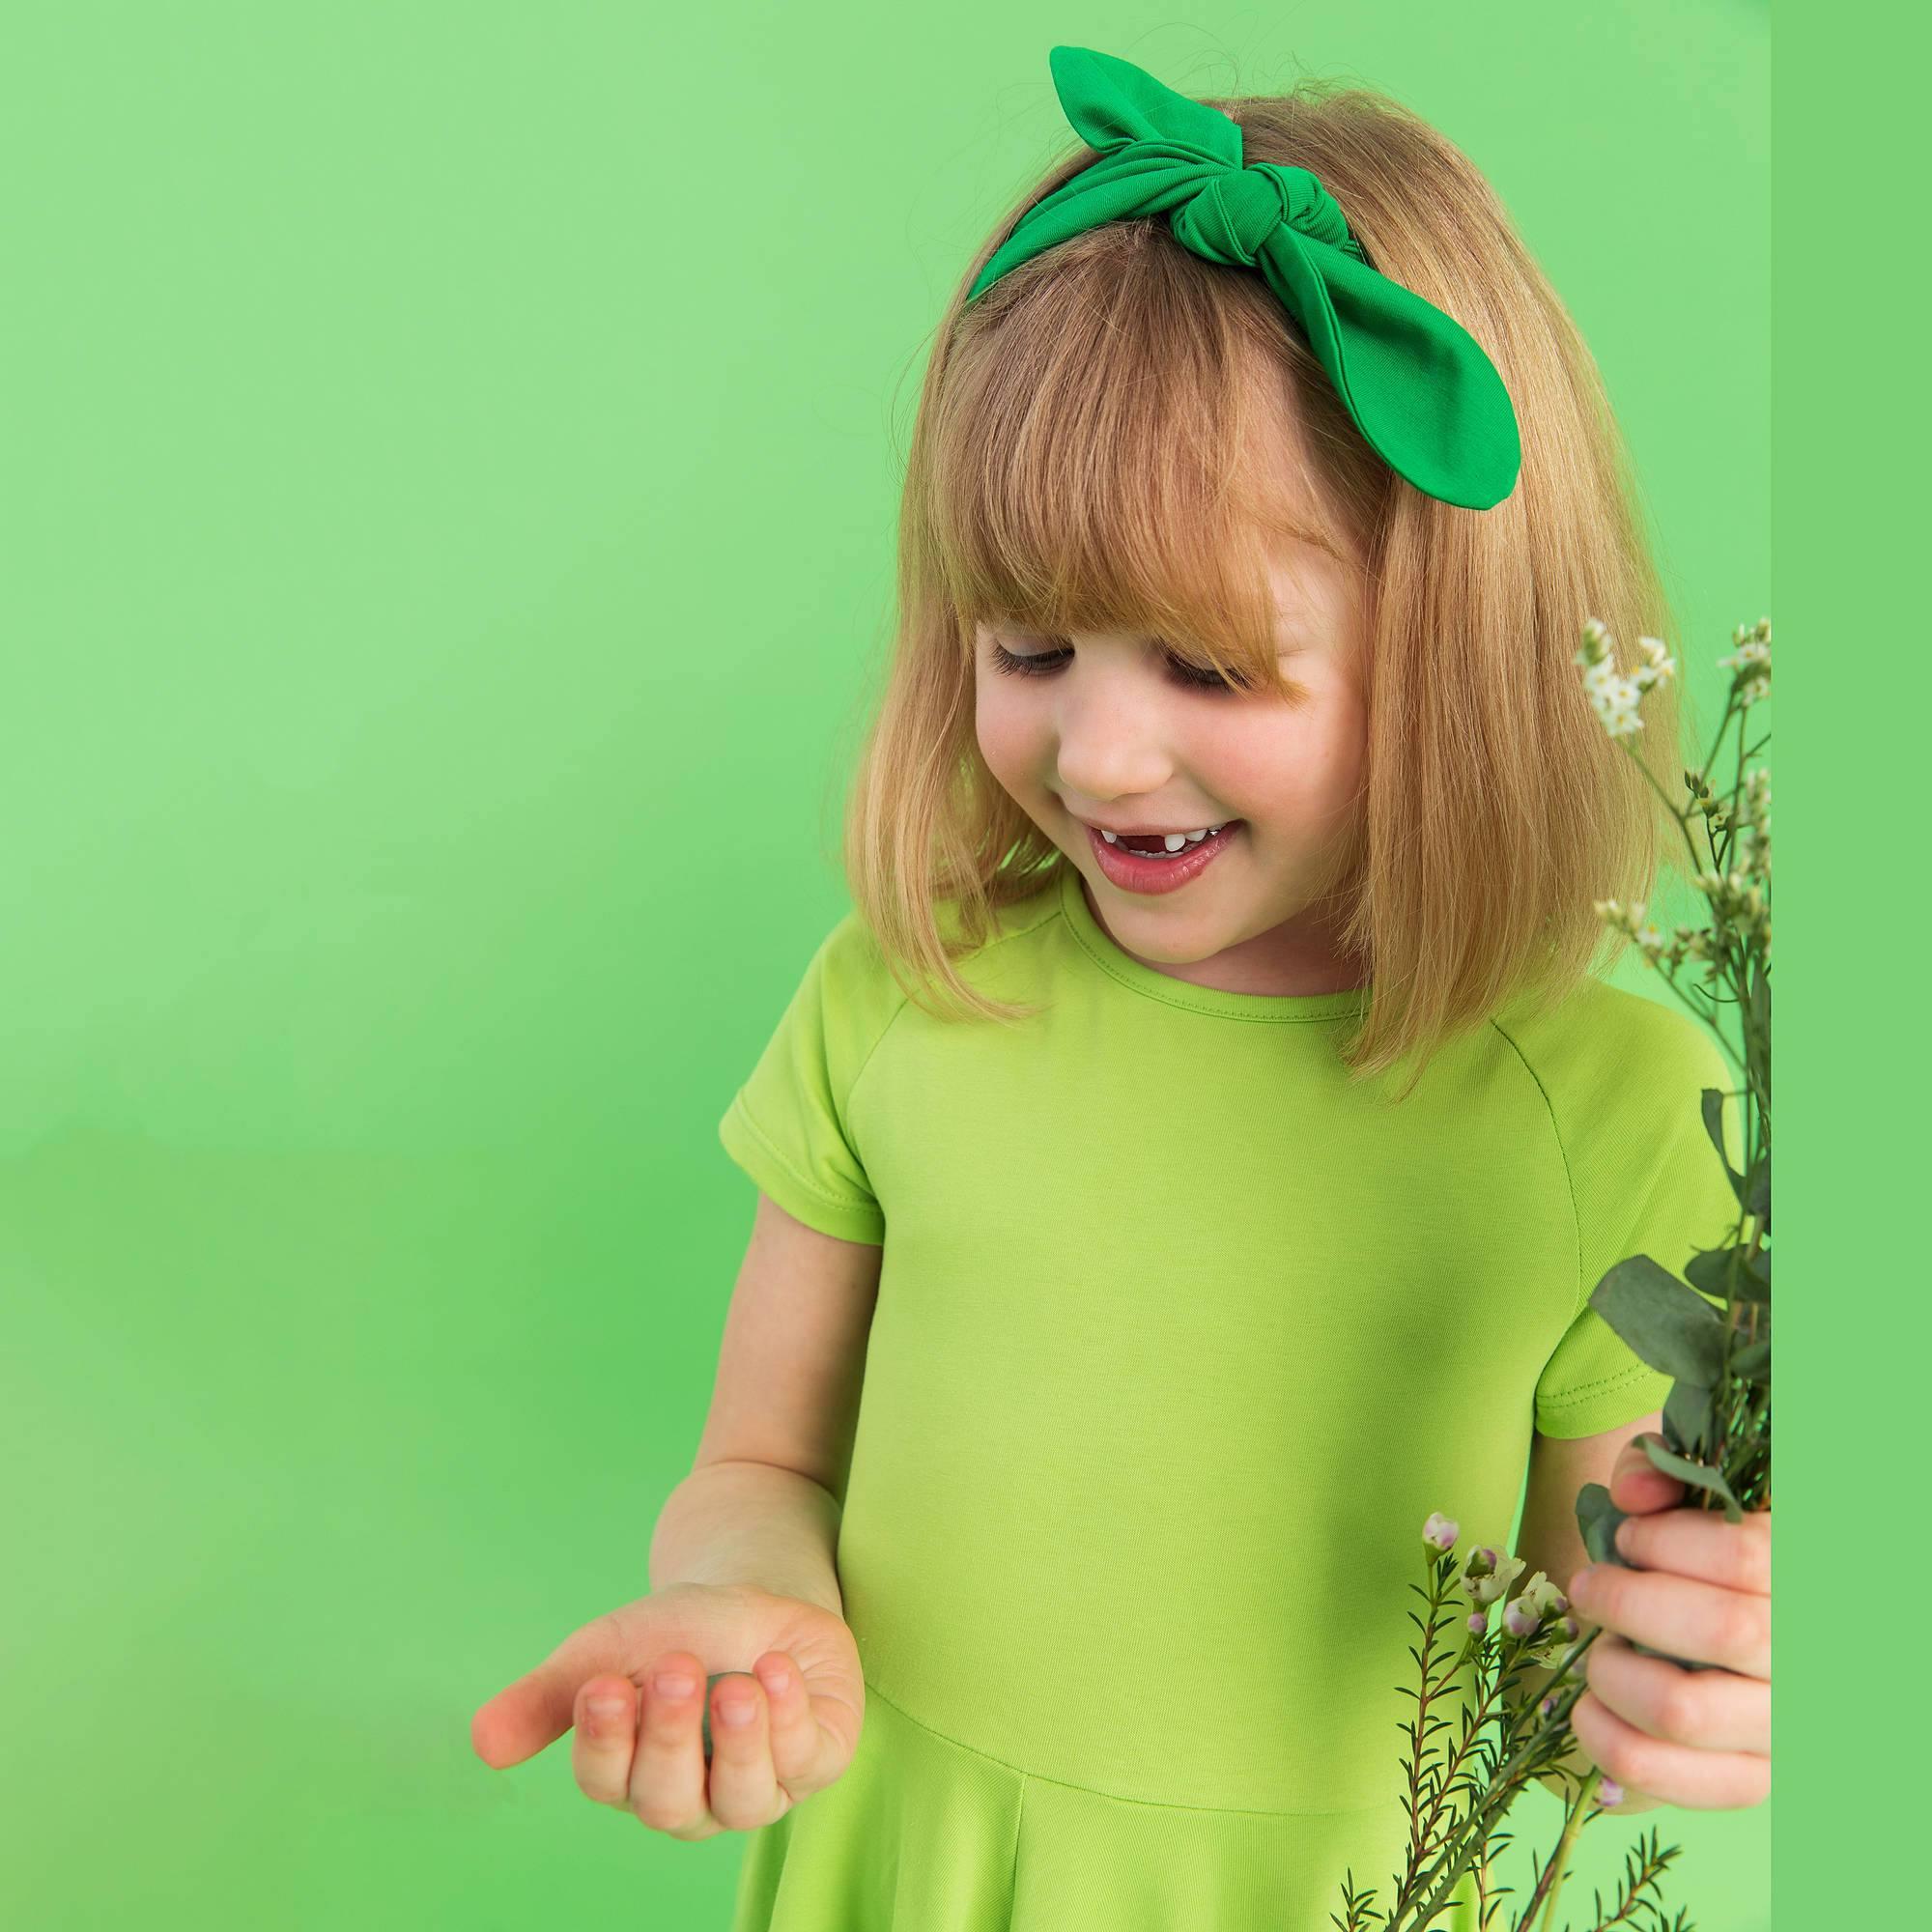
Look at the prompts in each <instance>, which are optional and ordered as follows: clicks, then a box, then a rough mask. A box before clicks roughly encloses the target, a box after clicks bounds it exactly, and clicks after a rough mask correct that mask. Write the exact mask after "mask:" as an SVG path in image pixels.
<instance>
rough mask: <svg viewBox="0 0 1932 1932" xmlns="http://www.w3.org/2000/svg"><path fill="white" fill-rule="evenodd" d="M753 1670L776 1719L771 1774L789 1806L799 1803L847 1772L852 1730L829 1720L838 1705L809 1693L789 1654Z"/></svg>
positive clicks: (773, 1655) (769, 1655)
mask: <svg viewBox="0 0 1932 1932" xmlns="http://www.w3.org/2000/svg"><path fill="white" fill-rule="evenodd" d="M753 1669H754V1670H755V1671H756V1673H757V1678H758V1682H759V1683H760V1684H762V1685H763V1686H764V1688H765V1703H766V1707H767V1709H768V1710H769V1712H770V1714H771V1715H770V1723H771V1738H772V1775H773V1776H774V1778H775V1779H776V1780H777V1783H778V1787H779V1790H780V1793H781V1795H782V1797H783V1798H784V1799H785V1801H786V1804H787V1805H788V1806H789V1805H791V1804H797V1803H798V1802H799V1800H800V1799H801V1798H809V1797H810V1795H811V1793H812V1792H814V1791H820V1790H823V1789H824V1787H825V1786H826V1785H828V1784H830V1783H832V1782H833V1780H834V1779H835V1778H837V1777H838V1775H839V1773H840V1772H841V1771H842V1770H843V1769H844V1767H845V1764H846V1762H847V1760H848V1759H849V1758H850V1757H851V1755H852V1751H851V1747H850V1745H849V1744H848V1743H847V1742H846V1737H847V1735H848V1732H847V1728H846V1726H844V1725H843V1724H840V1725H838V1728H837V1729H835V1728H833V1726H831V1725H830V1724H828V1723H827V1722H825V1721H824V1719H825V1717H826V1714H827V1712H828V1710H830V1709H831V1708H832V1704H833V1700H831V1699H830V1698H824V1697H821V1698H813V1697H812V1696H811V1695H810V1692H809V1691H808V1690H806V1687H805V1681H804V1679H803V1677H802V1676H801V1675H800V1673H799V1668H798V1663H797V1661H796V1660H795V1659H793V1658H791V1657H789V1656H787V1655H786V1654H785V1652H783V1651H781V1650H773V1651H767V1652H766V1653H765V1655H764V1656H763V1657H761V1658H759V1659H758V1661H757V1662H756V1663H755V1664H754V1665H753Z"/></svg>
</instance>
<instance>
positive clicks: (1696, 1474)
mask: <svg viewBox="0 0 1932 1932" xmlns="http://www.w3.org/2000/svg"><path fill="white" fill-rule="evenodd" d="M1642 1443H1643V1453H1644V1454H1645V1455H1646V1456H1648V1457H1649V1458H1650V1462H1651V1466H1652V1467H1653V1468H1656V1469H1662V1471H1663V1473H1664V1474H1665V1475H1666V1476H1675V1477H1676V1478H1677V1480H1678V1481H1679V1482H1680V1483H1685V1484H1688V1485H1689V1486H1690V1488H1691V1489H1693V1490H1709V1491H1710V1492H1711V1493H1712V1494H1713V1495H1714V1496H1718V1497H1720V1498H1721V1499H1722V1501H1723V1505H1724V1520H1726V1521H1727V1522H1742V1521H1743V1520H1745V1513H1744V1509H1743V1507H1742V1506H1741V1505H1740V1503H1739V1502H1738V1499H1737V1497H1736V1496H1734V1495H1732V1493H1731V1486H1730V1484H1729V1483H1727V1482H1726V1481H1725V1480H1724V1472H1723V1471H1722V1470H1721V1469H1713V1468H1711V1467H1710V1466H1709V1465H1708V1464H1707V1463H1692V1462H1690V1460H1689V1459H1688V1458H1686V1457H1683V1456H1680V1455H1678V1454H1677V1452H1676V1451H1675V1450H1674V1449H1669V1448H1666V1447H1665V1446H1664V1444H1663V1443H1662V1442H1660V1441H1659V1440H1658V1439H1657V1437H1656V1436H1654V1435H1646V1436H1644V1437H1643V1438H1642Z"/></svg>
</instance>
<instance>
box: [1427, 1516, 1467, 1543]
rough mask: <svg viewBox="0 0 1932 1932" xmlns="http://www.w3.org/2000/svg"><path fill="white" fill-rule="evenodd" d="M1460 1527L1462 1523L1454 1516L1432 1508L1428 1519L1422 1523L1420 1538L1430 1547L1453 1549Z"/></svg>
mask: <svg viewBox="0 0 1932 1932" xmlns="http://www.w3.org/2000/svg"><path fill="white" fill-rule="evenodd" d="M1461 1529H1462V1525H1461V1524H1459V1523H1458V1522H1457V1520H1456V1519H1455V1518H1454V1517H1452V1516H1444V1515H1443V1514H1442V1512H1441V1511H1440V1510H1432V1511H1430V1513H1429V1520H1428V1521H1427V1522H1425V1523H1424V1524H1423V1525H1422V1540H1423V1542H1424V1543H1426V1544H1428V1545H1429V1547H1430V1548H1432V1549H1453V1548H1455V1547H1456V1538H1457V1537H1458V1535H1460V1534H1461Z"/></svg>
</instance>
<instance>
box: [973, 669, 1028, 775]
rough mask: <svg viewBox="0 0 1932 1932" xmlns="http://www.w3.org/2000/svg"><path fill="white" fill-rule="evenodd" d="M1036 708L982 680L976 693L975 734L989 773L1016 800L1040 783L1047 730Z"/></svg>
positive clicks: (974, 711) (974, 704)
mask: <svg viewBox="0 0 1932 1932" xmlns="http://www.w3.org/2000/svg"><path fill="white" fill-rule="evenodd" d="M1034 712H1035V707H1033V706H1030V705H1027V704H1023V703H1017V702H1015V701H1014V698H1013V696H1012V695H1011V694H1009V693H1005V692H1002V691H1001V690H1000V689H999V688H998V687H997V686H993V685H989V682H988V680H986V679H985V678H981V679H980V683H979V685H978V686H977V688H976V690H975V693H974V699H973V730H974V735H975V736H976V737H977V738H978V739H979V741H980V756H981V757H982V758H983V759H985V761H986V769H987V770H988V771H989V772H991V773H992V775H993V776H994V777H995V778H996V779H998V780H999V781H1000V782H1001V783H1002V784H1003V785H1005V786H1006V788H1007V789H1008V790H1009V792H1012V793H1014V794H1015V795H1016V796H1019V797H1022V798H1023V797H1024V796H1025V794H1026V793H1027V792H1028V791H1029V790H1031V789H1032V788H1033V786H1034V784H1035V783H1036V782H1037V769H1038V760H1039V755H1040V751H1041V746H1042V744H1043V742H1044V735H1043V730H1042V727H1041V725H1040V722H1039V720H1038V719H1037V717H1036V716H1035V715H1034Z"/></svg>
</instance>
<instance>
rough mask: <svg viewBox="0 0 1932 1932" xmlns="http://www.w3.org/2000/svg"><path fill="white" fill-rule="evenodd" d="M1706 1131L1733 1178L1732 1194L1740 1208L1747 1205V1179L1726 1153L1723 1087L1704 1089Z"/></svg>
mask: <svg viewBox="0 0 1932 1932" xmlns="http://www.w3.org/2000/svg"><path fill="white" fill-rule="evenodd" d="M1703 1095H1704V1099H1703V1113H1704V1131H1705V1132H1706V1133H1707V1134H1709V1135H1710V1136H1711V1145H1712V1146H1713V1147H1714V1148H1716V1149H1717V1150H1718V1158H1719V1160H1720V1161H1722V1162H1723V1163H1724V1172H1725V1173H1726V1174H1728V1175H1729V1176H1730V1177H1731V1192H1732V1193H1733V1194H1735V1195H1736V1196H1737V1197H1738V1206H1739V1207H1741V1208H1742V1207H1743V1206H1744V1205H1745V1178H1744V1176H1743V1175H1741V1174H1740V1173H1739V1172H1738V1171H1737V1169H1736V1168H1734V1167H1733V1166H1732V1165H1731V1157H1730V1155H1729V1154H1728V1153H1726V1152H1725V1151H1724V1090H1723V1089H1722V1088H1721V1087H1706V1088H1705V1089H1703Z"/></svg>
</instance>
